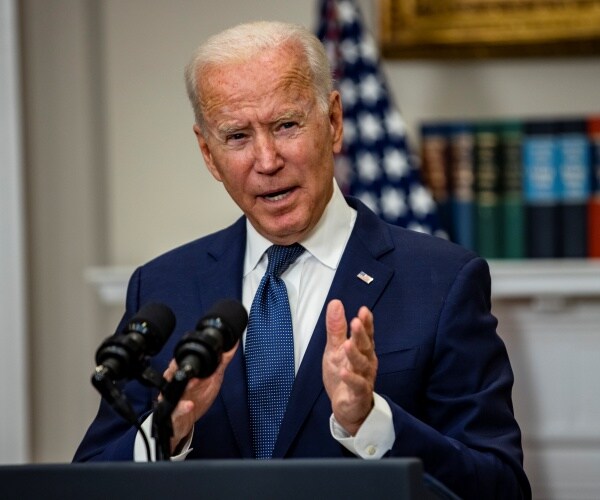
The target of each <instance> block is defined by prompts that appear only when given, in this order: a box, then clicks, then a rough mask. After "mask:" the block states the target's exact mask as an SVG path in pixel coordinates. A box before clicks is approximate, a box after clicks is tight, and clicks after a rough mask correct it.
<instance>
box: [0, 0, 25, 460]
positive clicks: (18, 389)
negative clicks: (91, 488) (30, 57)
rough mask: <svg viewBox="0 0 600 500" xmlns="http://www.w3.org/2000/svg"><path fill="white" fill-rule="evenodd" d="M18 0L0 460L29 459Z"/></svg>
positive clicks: (12, 22) (2, 2)
mask: <svg viewBox="0 0 600 500" xmlns="http://www.w3.org/2000/svg"><path fill="white" fill-rule="evenodd" d="M18 52H19V49H18V22H17V2H16V0H0V75H2V76H1V77H0V325H1V327H0V328H1V331H0V408H2V409H1V410H0V463H5V464H6V463H23V462H26V461H28V459H29V443H28V441H29V440H28V427H29V419H28V405H27V400H28V398H27V394H28V390H27V388H28V380H27V356H26V347H27V342H26V325H25V247H24V233H25V231H24V218H23V201H22V193H23V185H22V157H21V134H20V132H21V129H20V127H21V121H20V102H21V101H20V94H19V62H18V61H19V57H18Z"/></svg>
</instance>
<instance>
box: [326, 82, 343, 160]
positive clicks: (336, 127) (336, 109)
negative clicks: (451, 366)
mask: <svg viewBox="0 0 600 500" xmlns="http://www.w3.org/2000/svg"><path fill="white" fill-rule="evenodd" d="M329 125H330V127H331V137H332V140H333V142H332V145H333V152H334V153H339V152H340V151H341V150H342V141H343V136H344V117H343V111H342V97H341V96H340V93H339V92H338V91H337V90H334V91H333V92H332V93H331V95H330V96H329Z"/></svg>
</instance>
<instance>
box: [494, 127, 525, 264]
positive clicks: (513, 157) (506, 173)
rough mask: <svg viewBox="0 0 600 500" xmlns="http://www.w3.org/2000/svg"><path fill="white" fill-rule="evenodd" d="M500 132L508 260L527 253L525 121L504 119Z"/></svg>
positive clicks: (503, 226) (502, 222)
mask: <svg viewBox="0 0 600 500" xmlns="http://www.w3.org/2000/svg"><path fill="white" fill-rule="evenodd" d="M498 135H499V163H500V179H499V184H500V186H499V189H500V200H499V205H500V231H501V233H502V238H501V245H502V248H501V255H502V257H503V258H506V259H523V258H525V256H526V244H525V232H526V228H525V208H524V202H523V175H522V155H521V148H522V141H523V124H522V123H521V121H519V120H505V121H502V122H500V123H499V125H498Z"/></svg>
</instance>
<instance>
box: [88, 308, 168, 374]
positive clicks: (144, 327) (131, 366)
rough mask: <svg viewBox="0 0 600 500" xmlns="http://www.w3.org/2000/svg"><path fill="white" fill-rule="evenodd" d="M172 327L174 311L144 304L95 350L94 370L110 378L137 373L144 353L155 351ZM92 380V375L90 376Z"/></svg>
mask: <svg viewBox="0 0 600 500" xmlns="http://www.w3.org/2000/svg"><path fill="white" fill-rule="evenodd" d="M174 329H175V315H174V314H173V312H172V311H171V309H169V308H168V307H167V306H165V305H163V304H158V303H150V304H146V305H144V306H143V307H142V308H141V309H140V310H139V311H138V312H137V313H136V314H135V315H134V316H133V317H132V318H131V319H130V320H129V322H128V323H127V325H126V326H125V328H124V329H123V331H122V332H121V334H118V335H113V336H111V337H108V338H107V339H106V340H105V341H104V342H102V344H101V345H100V347H99V348H98V350H97V351H96V364H97V367H96V373H95V375H94V377H96V376H97V375H98V374H100V375H101V376H103V377H108V378H109V379H111V380H112V381H116V380H121V379H129V378H134V377H136V376H138V375H139V374H140V373H141V372H142V371H143V369H144V368H145V366H144V365H145V361H146V359H147V357H148V356H154V355H155V354H157V353H158V352H159V351H160V350H161V349H162V347H163V345H164V344H165V342H166V341H167V339H168V338H169V336H170V335H171V333H173V330H174ZM92 381H93V379H92Z"/></svg>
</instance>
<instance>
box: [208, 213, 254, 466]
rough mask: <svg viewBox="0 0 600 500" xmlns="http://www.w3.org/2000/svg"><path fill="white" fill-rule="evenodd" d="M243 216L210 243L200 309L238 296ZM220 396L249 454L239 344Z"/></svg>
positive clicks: (245, 453)
mask: <svg viewBox="0 0 600 500" xmlns="http://www.w3.org/2000/svg"><path fill="white" fill-rule="evenodd" d="M245 221H246V219H245V218H244V217H242V218H241V219H239V220H238V221H237V222H236V223H235V224H234V225H233V226H231V227H230V228H229V229H227V230H225V231H224V232H223V233H221V234H220V235H219V237H218V238H216V239H215V241H214V242H212V244H211V246H210V248H209V249H208V255H207V262H206V265H205V266H204V270H203V271H201V272H200V275H199V277H198V279H199V286H200V292H201V293H200V296H201V297H202V300H203V301H205V303H203V304H202V306H203V308H204V310H208V309H209V308H211V307H212V306H213V305H214V304H215V303H216V302H218V301H219V300H222V299H226V298H234V299H237V300H241V299H242V278H243V272H244V252H245V250H246V225H245V224H246V222H245ZM220 398H221V400H222V402H223V405H224V407H225V411H226V413H227V417H228V419H229V423H230V425H231V428H232V430H233V434H234V436H235V439H236V441H237V443H238V446H239V448H240V453H241V455H242V456H243V457H251V456H252V448H251V444H250V426H249V419H248V410H247V408H248V405H247V396H246V376H245V373H244V363H243V356H242V348H241V345H240V346H238V349H237V351H236V353H235V356H234V357H233V359H232V360H231V362H230V364H229V366H228V367H227V370H225V376H224V380H223V385H222V387H221V392H220Z"/></svg>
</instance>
